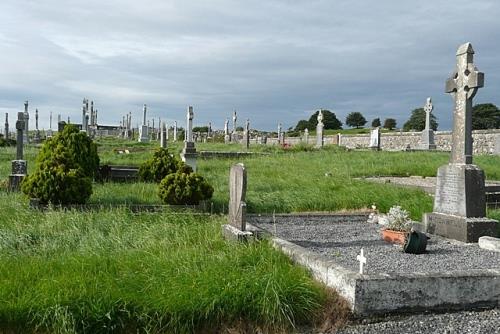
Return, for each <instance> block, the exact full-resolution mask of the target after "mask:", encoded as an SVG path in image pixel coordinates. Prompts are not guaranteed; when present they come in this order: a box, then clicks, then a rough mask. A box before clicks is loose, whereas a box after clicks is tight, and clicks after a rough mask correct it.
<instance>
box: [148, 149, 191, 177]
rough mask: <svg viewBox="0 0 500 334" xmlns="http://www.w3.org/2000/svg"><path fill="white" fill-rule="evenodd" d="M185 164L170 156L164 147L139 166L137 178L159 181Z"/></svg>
mask: <svg viewBox="0 0 500 334" xmlns="http://www.w3.org/2000/svg"><path fill="white" fill-rule="evenodd" d="M182 166H185V164H184V163H183V162H182V161H181V160H179V159H177V158H175V157H174V156H172V155H171V154H170V153H169V152H168V150H167V149H166V148H160V149H158V150H156V151H155V153H154V154H153V158H151V159H149V160H147V161H146V162H145V163H143V164H142V165H141V166H140V167H139V179H140V180H141V181H147V182H161V180H163V179H164V178H165V177H166V176H167V175H169V174H172V173H175V172H177V171H178V170H179V169H180V168H181V167H182Z"/></svg>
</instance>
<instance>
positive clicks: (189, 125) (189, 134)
mask: <svg viewBox="0 0 500 334" xmlns="http://www.w3.org/2000/svg"><path fill="white" fill-rule="evenodd" d="M193 117H194V113H193V107H192V106H189V107H188V109H187V113H186V142H188V143H191V142H193Z"/></svg>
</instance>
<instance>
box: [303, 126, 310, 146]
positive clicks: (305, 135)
mask: <svg viewBox="0 0 500 334" xmlns="http://www.w3.org/2000/svg"><path fill="white" fill-rule="evenodd" d="M304 142H305V143H306V144H309V129H308V128H305V129H304Z"/></svg>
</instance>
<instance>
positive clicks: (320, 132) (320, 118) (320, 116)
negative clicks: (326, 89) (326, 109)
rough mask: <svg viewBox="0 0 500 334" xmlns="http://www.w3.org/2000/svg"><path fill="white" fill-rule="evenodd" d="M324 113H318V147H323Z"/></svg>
mask: <svg viewBox="0 0 500 334" xmlns="http://www.w3.org/2000/svg"><path fill="white" fill-rule="evenodd" d="M323 128H324V124H323V112H322V111H321V110H320V111H319V113H318V125H316V147H323Z"/></svg>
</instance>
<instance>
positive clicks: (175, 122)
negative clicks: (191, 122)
mask: <svg viewBox="0 0 500 334" xmlns="http://www.w3.org/2000/svg"><path fill="white" fill-rule="evenodd" d="M174 141H177V121H174Z"/></svg>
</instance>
